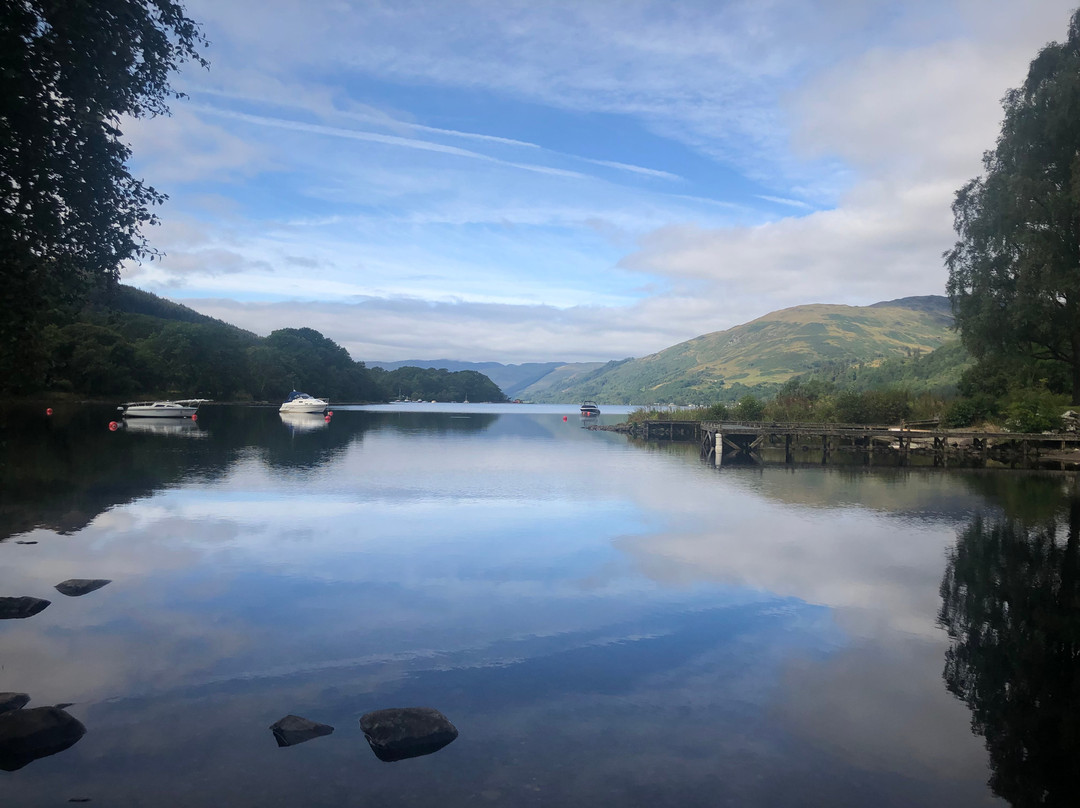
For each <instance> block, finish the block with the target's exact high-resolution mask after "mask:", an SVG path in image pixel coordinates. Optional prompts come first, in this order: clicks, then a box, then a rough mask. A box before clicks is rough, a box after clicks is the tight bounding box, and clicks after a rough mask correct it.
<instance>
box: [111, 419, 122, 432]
mask: <svg viewBox="0 0 1080 808" xmlns="http://www.w3.org/2000/svg"><path fill="white" fill-rule="evenodd" d="M119 428H120V424H118V423H116V421H109V431H110V432H115V431H116V430H118V429H119Z"/></svg>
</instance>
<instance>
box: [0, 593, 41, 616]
mask: <svg viewBox="0 0 1080 808" xmlns="http://www.w3.org/2000/svg"><path fill="white" fill-rule="evenodd" d="M50 603H52V601H50V600H42V599H41V598H31V597H21V598H7V597H0V620H21V619H23V618H24V617H33V616H34V615H35V614H37V613H38V612H40V611H42V610H43V609H44V608H45V607H46V606H48V605H49V604H50Z"/></svg>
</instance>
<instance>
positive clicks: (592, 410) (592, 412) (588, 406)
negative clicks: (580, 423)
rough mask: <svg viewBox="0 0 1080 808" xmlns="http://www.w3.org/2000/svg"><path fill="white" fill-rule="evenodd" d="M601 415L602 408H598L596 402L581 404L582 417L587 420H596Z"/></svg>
mask: <svg viewBox="0 0 1080 808" xmlns="http://www.w3.org/2000/svg"><path fill="white" fill-rule="evenodd" d="M599 414H600V408H599V407H598V406H596V402H595V401H583V402H581V415H582V416H583V417H585V418H595V417H596V416H597V415H599Z"/></svg>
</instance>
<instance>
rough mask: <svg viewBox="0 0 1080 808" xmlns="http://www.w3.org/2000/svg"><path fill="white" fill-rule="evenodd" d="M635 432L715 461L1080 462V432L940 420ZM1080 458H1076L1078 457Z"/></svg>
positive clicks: (691, 424)
mask: <svg viewBox="0 0 1080 808" xmlns="http://www.w3.org/2000/svg"><path fill="white" fill-rule="evenodd" d="M630 427H631V428H630V430H629V431H630V434H632V435H635V436H636V437H640V438H644V439H645V440H660V441H665V440H667V441H695V442H698V443H699V444H700V446H701V454H702V456H703V457H705V458H708V459H710V460H712V461H714V462H717V463H720V462H724V461H729V460H751V461H755V462H762V451H763V450H764V449H766V448H774V449H780V448H783V450H784V462H786V463H793V462H794V458H795V456H796V454H797V453H798V452H800V451H801V452H802V453H803V454H805V453H806V452H807V451H813V450H816V449H817V448H818V447H820V450H821V462H822V463H827V462H829V460H830V458H831V457H832V455H833V453H834V452H848V453H851V452H856V453H861V454H862V455H863V458H864V460H865V462H867V463H873V462H874V457H875V454H877V455H881V456H885V455H893V456H895V457H897V458H898V459H899V463H900V465H906V464H907V462H908V459H909V457H910V456H911V455H913V454H921V455H927V456H930V457H932V458H933V463H934V465H945V466H947V465H949V464H950V463H961V462H962V463H963V464H964V465H976V466H978V465H983V466H985V465H986V462H987V461H988V460H995V461H999V462H1004V463H1009V464H1013V465H1015V464H1017V463H1018V462H1019V463H1024V464H1026V463H1027V461H1030V460H1038V459H1040V458H1043V457H1047V456H1050V457H1058V458H1060V459H1061V461H1062V466H1063V467H1064V465H1065V462H1066V460H1067V459H1068V460H1070V462H1072V463H1073V464H1074V465H1075V464H1076V463H1077V462H1080V434H1077V433H1075V432H1054V433H1030V432H1028V433H1024V432H978V431H974V430H951V429H942V428H941V427H940V425H937V424H935V423H934V422H932V421H931V422H918V423H917V424H916V423H913V424H907V423H903V424H900V425H898V426H897V425H883V424H878V425H866V424H842V423H819V424H805V423H781V422H767V423H766V422H749V421H643V422H639V423H636V424H632V425H630ZM1073 455H1075V457H1073Z"/></svg>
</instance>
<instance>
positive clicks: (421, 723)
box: [360, 707, 458, 763]
mask: <svg viewBox="0 0 1080 808" xmlns="http://www.w3.org/2000/svg"><path fill="white" fill-rule="evenodd" d="M360 729H362V730H363V731H364V737H365V738H367V741H368V744H370V746H371V751H372V752H374V753H375V757H377V758H378V759H379V760H382V761H385V762H387V763H393V762H394V761H396V760H405V759H406V758H411V757H419V756H420V755H430V754H431V753H432V752H438V751H439V750H440V749H442V748H443V747H444V746H446V745H447V744H448V743H450V742H451V741H452V740H454V738H456V737H457V736H458V731H457V727H455V726H454V725H453V724H451V723H450V721H449V720H448V719H447V717H446V716H445V715H443V714H442V713H440V712H439V711H438V710H436V709H434V708H432V707H392V708H390V709H388V710H375V711H373V712H370V713H365V714H364V715H362V716H361V717H360Z"/></svg>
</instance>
